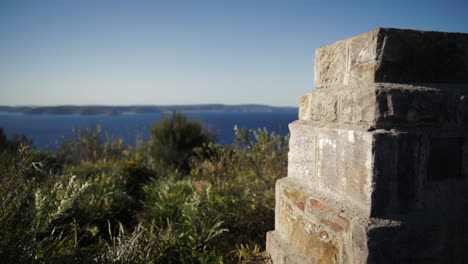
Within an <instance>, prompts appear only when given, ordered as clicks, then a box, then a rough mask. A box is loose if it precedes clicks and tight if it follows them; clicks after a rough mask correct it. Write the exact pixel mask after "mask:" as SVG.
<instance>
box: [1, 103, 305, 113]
mask: <svg viewBox="0 0 468 264" xmlns="http://www.w3.org/2000/svg"><path fill="white" fill-rule="evenodd" d="M173 110H176V111H180V112H284V111H297V110H298V109H297V108H296V107H278V106H269V105H261V104H241V105H224V104H200V105H164V106H161V105H131V106H105V105H86V106H78V105H61V106H0V112H8V113H22V114H29V115H121V114H143V113H164V112H171V111H173Z"/></svg>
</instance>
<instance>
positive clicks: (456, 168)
mask: <svg viewBox="0 0 468 264" xmlns="http://www.w3.org/2000/svg"><path fill="white" fill-rule="evenodd" d="M467 127H468V34H462V33H446V32H431V31H418V30H406V29H392V28H378V29H376V30H373V31H370V32H367V33H364V34H361V35H358V36H356V37H353V38H350V39H346V40H341V41H338V42H336V43H334V44H331V45H328V46H325V47H322V48H319V49H318V50H317V51H316V53H315V90H314V91H312V92H311V93H308V94H305V95H303V96H302V97H301V98H300V109H299V120H297V121H295V122H293V123H291V124H290V125H289V128H290V132H291V139H290V142H289V146H290V150H289V158H288V159H289V164H288V175H287V177H286V178H283V179H280V180H278V182H277V184H276V208H275V230H274V231H271V232H269V233H268V234H267V251H268V253H269V254H270V256H271V260H272V263H274V264H290V263H323V264H333V263H468V212H467V210H468V207H467V200H468V199H467V197H468V129H467Z"/></svg>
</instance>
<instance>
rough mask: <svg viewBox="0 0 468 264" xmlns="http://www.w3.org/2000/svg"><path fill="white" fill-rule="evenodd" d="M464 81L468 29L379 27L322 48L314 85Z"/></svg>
mask: <svg viewBox="0 0 468 264" xmlns="http://www.w3.org/2000/svg"><path fill="white" fill-rule="evenodd" d="M375 82H386V83H468V34H463V33H447V32H434V31H420V30H409V29H394V28H377V29H375V30H373V31H370V32H367V33H364V34H361V35H358V36H356V37H353V38H349V39H345V40H341V41H338V42H336V43H334V44H331V45H328V46H325V47H321V48H319V49H318V50H317V51H316V53H315V87H316V88H317V89H323V88H330V87H342V88H345V87H346V86H349V85H356V84H366V83H375Z"/></svg>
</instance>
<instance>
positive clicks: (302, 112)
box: [299, 93, 311, 120]
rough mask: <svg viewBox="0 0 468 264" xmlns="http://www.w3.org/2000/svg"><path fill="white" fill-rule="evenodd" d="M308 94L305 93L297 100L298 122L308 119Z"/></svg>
mask: <svg viewBox="0 0 468 264" xmlns="http://www.w3.org/2000/svg"><path fill="white" fill-rule="evenodd" d="M310 97H311V95H310V93H306V94H304V95H303V96H301V97H300V99H299V120H309V119H310Z"/></svg>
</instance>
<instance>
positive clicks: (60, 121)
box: [0, 111, 297, 150]
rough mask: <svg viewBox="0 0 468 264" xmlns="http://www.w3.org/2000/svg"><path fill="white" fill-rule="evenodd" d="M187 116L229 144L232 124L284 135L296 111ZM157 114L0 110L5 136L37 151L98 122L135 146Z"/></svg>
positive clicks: (219, 141)
mask: <svg viewBox="0 0 468 264" xmlns="http://www.w3.org/2000/svg"><path fill="white" fill-rule="evenodd" d="M185 114H186V115H187V116H189V118H190V119H195V120H199V121H200V122H201V123H202V124H203V125H204V127H206V128H207V129H208V130H209V131H212V132H214V133H215V134H216V135H217V143H219V144H223V145H228V144H230V143H232V142H233V141H234V139H235V136H234V126H237V127H239V128H248V129H258V128H266V129H268V130H269V131H275V132H277V133H279V134H282V135H286V134H287V133H289V130H288V124H289V123H291V122H292V121H294V120H296V119H297V111H285V112H188V113H185ZM161 117H162V114H160V113H152V114H128V115H117V116H101V115H25V114H16V113H0V127H3V129H4V131H5V133H6V134H7V136H10V137H11V136H12V135H14V134H21V135H25V136H27V137H28V138H30V139H32V140H33V143H34V144H35V146H36V149H37V150H54V149H55V148H57V146H58V145H59V144H60V143H61V142H62V141H63V138H64V137H65V138H70V139H72V138H74V133H73V129H74V128H77V129H80V128H84V127H92V126H94V125H96V124H99V125H101V127H102V128H103V130H105V131H107V133H108V135H109V136H110V138H111V139H118V138H121V139H122V140H123V141H124V143H125V144H126V145H129V146H133V145H135V143H136V141H137V138H138V137H141V138H143V139H144V140H146V139H148V138H149V132H150V128H151V124H152V123H153V122H158V120H160V119H161Z"/></svg>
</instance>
